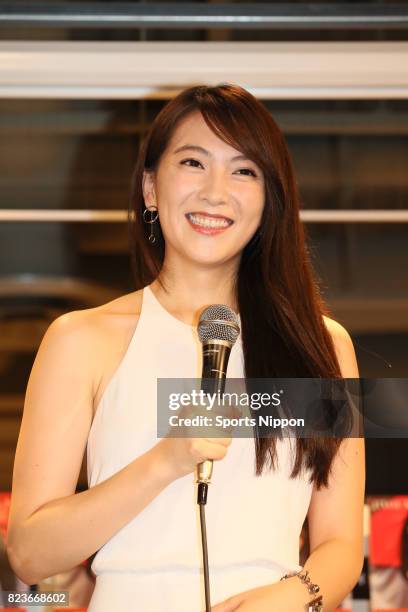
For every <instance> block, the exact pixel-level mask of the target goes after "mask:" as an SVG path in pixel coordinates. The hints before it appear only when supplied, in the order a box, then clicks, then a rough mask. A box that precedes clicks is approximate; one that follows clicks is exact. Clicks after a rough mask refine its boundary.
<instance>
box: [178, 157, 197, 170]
mask: <svg viewBox="0 0 408 612" xmlns="http://www.w3.org/2000/svg"><path fill="white" fill-rule="evenodd" d="M186 162H194V163H196V164H200V166H201V163H200V162H199V161H197V160H196V159H193V158H191V157H190V158H188V159H183V161H181V162H180V164H185V163H186ZM188 165H189V166H190V164H188ZM192 168H197V166H192Z"/></svg>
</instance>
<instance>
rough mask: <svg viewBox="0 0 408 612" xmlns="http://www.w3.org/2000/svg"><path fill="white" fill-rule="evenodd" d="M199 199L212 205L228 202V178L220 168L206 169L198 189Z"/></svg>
mask: <svg viewBox="0 0 408 612" xmlns="http://www.w3.org/2000/svg"><path fill="white" fill-rule="evenodd" d="M200 199H202V200H206V201H207V202H209V203H210V204H212V205H218V204H226V203H227V202H228V179H227V178H226V176H225V172H224V170H223V169H222V168H219V169H216V168H215V169H212V170H211V171H208V172H207V173H206V175H205V177H204V181H203V184H202V187H201V189H200Z"/></svg>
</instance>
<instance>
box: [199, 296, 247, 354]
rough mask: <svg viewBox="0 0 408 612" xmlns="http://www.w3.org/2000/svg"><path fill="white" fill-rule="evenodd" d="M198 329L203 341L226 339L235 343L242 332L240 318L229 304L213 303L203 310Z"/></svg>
mask: <svg viewBox="0 0 408 612" xmlns="http://www.w3.org/2000/svg"><path fill="white" fill-rule="evenodd" d="M197 330H198V336H199V338H200V341H201V342H204V341H207V340H226V341H227V342H229V343H230V344H232V345H233V344H235V342H236V340H237V338H238V336H239V333H240V326H239V318H238V315H237V314H236V313H235V312H234V311H233V310H232V308H229V306H225V304H212V305H211V306H207V308H204V310H203V311H202V313H201V315H200V319H199V321H198V326H197Z"/></svg>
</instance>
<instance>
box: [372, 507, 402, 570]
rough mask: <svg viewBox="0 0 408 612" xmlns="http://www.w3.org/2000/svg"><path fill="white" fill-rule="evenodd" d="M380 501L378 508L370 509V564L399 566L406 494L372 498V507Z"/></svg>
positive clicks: (400, 562)
mask: <svg viewBox="0 0 408 612" xmlns="http://www.w3.org/2000/svg"><path fill="white" fill-rule="evenodd" d="M379 502H382V503H381V507H380V508H379V509H378V510H372V511H371V537H370V553H369V560H370V565H378V566H381V567H400V566H401V564H402V560H401V537H402V530H403V528H404V521H405V519H406V518H407V516H408V496H407V495H396V496H393V497H389V498H375V497H373V498H372V507H374V508H375V505H376V504H378V505H380V504H379Z"/></svg>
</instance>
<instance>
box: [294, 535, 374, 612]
mask: <svg viewBox="0 0 408 612" xmlns="http://www.w3.org/2000/svg"><path fill="white" fill-rule="evenodd" d="M362 567H363V544H361V548H359V549H358V550H357V548H356V546H353V545H352V544H350V543H348V542H345V541H343V540H337V539H336V540H329V541H327V542H324V543H323V544H321V545H320V546H318V547H317V548H316V549H315V550H314V551H313V552H312V553H311V555H310V556H309V557H308V559H307V561H306V563H305V564H304V569H305V570H308V572H309V576H310V580H311V582H313V583H315V584H318V585H319V587H320V591H319V593H318V594H317V595H322V596H323V612H332V611H333V610H334V609H335V608H336V607H338V606H339V605H340V603H341V602H342V601H343V599H344V598H345V597H346V596H347V595H348V594H349V593H350V592H351V591H352V589H353V587H354V586H355V585H356V583H357V581H358V579H359V577H360V574H361V570H362ZM283 584H286V595H287V597H288V599H289V600H290V602H291V604H290V605H291V606H293V611H294V612H295V610H296V612H297V611H299V612H301V611H302V610H305V604H306V603H307V602H308V601H311V600H312V599H313V598H314V597H316V596H317V595H309V593H308V590H307V587H306V585H305V584H302V582H301V580H300V579H299V578H297V577H293V578H289V579H287V580H285V581H284V582H283ZM288 609H292V608H288Z"/></svg>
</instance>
